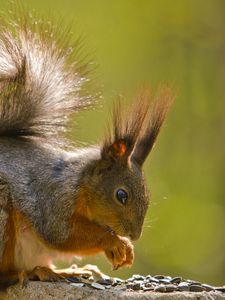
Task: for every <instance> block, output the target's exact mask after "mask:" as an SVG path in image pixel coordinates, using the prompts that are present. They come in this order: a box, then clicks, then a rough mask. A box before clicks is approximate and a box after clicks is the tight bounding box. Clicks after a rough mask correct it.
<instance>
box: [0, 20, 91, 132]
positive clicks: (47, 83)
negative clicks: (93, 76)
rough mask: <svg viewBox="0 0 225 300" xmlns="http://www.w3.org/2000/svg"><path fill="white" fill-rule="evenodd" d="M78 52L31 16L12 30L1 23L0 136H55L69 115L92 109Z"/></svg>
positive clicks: (12, 27) (75, 46)
mask: <svg viewBox="0 0 225 300" xmlns="http://www.w3.org/2000/svg"><path fill="white" fill-rule="evenodd" d="M9 28H11V29H9ZM78 47H79V46H77V45H76V44H75V45H74V47H71V45H69V42H68V38H67V36H66V34H63V33H62V32H59V31H57V30H56V29H55V28H54V27H53V26H51V25H50V24H49V23H46V24H44V23H43V22H42V21H36V20H31V19H30V17H23V18H21V19H20V20H19V22H17V24H15V23H14V24H13V26H11V27H10V26H6V25H5V24H4V23H3V22H2V25H0V136H35V135H38V136H49V135H56V134H58V133H59V132H61V131H65V129H66V126H67V122H68V116H69V115H70V114H71V113H72V112H75V111H77V110H79V109H80V108H85V107H87V106H89V105H90V104H91V102H92V97H91V96H90V95H87V94H86V93H85V92H84V86H85V82H86V81H87V78H86V73H87V65H83V66H81V65H80V64H79V62H78V59H77V57H76V52H77V49H78Z"/></svg>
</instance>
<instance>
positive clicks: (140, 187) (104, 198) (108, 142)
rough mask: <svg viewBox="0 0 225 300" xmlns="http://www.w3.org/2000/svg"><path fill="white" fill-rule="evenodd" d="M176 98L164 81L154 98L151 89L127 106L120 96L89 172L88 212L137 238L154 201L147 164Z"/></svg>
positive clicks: (87, 189) (100, 220) (111, 227)
mask: <svg viewBox="0 0 225 300" xmlns="http://www.w3.org/2000/svg"><path fill="white" fill-rule="evenodd" d="M172 98H173V97H172V96H171V93H170V90H169V88H168V87H164V88H161V89H160V90H159V92H158V93H157V94H156V99H155V101H153V102H150V103H149V101H148V99H149V97H148V95H147V94H146V93H141V94H140V95H139V96H138V99H136V100H135V102H134V103H133V105H132V107H131V109H129V110H127V111H125V110H124V109H123V108H122V106H121V101H119V102H117V104H116V105H115V108H114V111H113V130H111V131H110V133H109V134H108V135H107V137H106V139H105V142H104V143H103V145H102V147H101V154H100V158H98V159H97V160H96V161H95V162H94V164H93V166H92V172H91V173H90V175H89V176H88V178H86V179H87V180H86V183H87V184H86V187H85V191H86V197H85V198H86V199H87V201H88V205H87V207H88V215H89V218H90V219H91V220H92V221H94V222H96V223H99V224H101V225H104V226H107V227H109V230H110V229H111V230H113V231H114V232H115V233H116V234H118V235H121V236H127V237H130V238H131V239H132V240H137V239H138V238H139V237H140V235H141V232H142V226H143V222H144V217H145V214H146V211H147V208H148V203H149V193H148V191H147V186H146V182H145V179H144V175H143V172H142V166H143V163H144V161H145V160H146V158H147V156H148V154H149V153H150V151H151V149H152V147H153V145H154V143H155V140H156V138H157V135H158V133H159V131H160V128H161V125H162V123H163V121H164V119H165V116H166V113H167V111H168V109H169V107H170V104H171V100H172ZM93 191H94V192H93Z"/></svg>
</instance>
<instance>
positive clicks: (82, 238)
mask: <svg viewBox="0 0 225 300" xmlns="http://www.w3.org/2000/svg"><path fill="white" fill-rule="evenodd" d="M0 27H1V28H0V226H1V231H0V283H2V284H7V283H9V282H13V283H14V282H17V281H22V282H25V281H26V280H29V279H38V280H57V279H58V278H62V276H63V277H67V275H68V276H70V277H71V276H79V275H80V274H83V273H82V271H84V272H86V273H88V272H89V271H90V270H88V268H86V269H85V268H84V269H83V270H81V269H79V268H78V269H76V267H74V266H73V268H72V272H71V269H70V272H66V271H65V270H57V269H55V268H53V267H52V260H53V259H55V258H61V257H70V258H71V257H73V256H76V255H77V256H84V255H93V254H96V253H101V252H102V253H104V254H105V255H106V257H107V259H108V260H109V261H110V262H111V264H112V265H113V268H114V269H118V268H120V267H123V266H131V265H132V263H133V260H134V250H133V245H132V243H131V241H132V240H137V239H139V238H140V235H141V232H142V227H143V222H144V217H145V215H146V211H147V208H148V204H149V192H148V189H147V186H146V182H145V178H144V174H143V172H142V166H143V164H144V162H145V160H146V158H147V156H148V154H149V153H150V151H151V149H152V148H153V145H154V144H155V141H156V138H157V136H158V133H159V131H160V128H161V126H162V124H163V121H164V119H165V117H166V115H167V112H168V110H169V108H170V105H171V102H172V99H173V95H172V92H171V89H170V88H169V87H168V86H167V85H165V86H161V87H160V88H159V89H158V90H157V92H156V93H155V96H153V98H154V99H153V101H149V94H148V92H140V93H139V94H138V95H137V96H136V97H135V100H134V101H133V103H132V105H131V106H130V107H129V109H128V108H126V105H125V106H124V105H123V103H122V100H120V101H117V102H115V105H114V109H113V113H112V114H113V117H112V126H111V129H109V130H108V132H107V133H106V135H105V137H104V138H103V139H102V141H101V142H100V143H99V144H98V145H97V146H96V145H95V146H89V147H86V148H74V147H73V149H72V150H71V149H70V148H68V147H67V146H66V145H65V144H64V139H65V138H64V137H63V136H64V134H63V133H65V132H68V130H69V117H70V115H71V114H72V113H74V112H78V111H79V110H80V109H85V108H87V107H89V106H90V105H91V104H92V102H94V101H95V97H94V96H93V97H92V96H91V95H90V94H89V93H88V92H87V91H86V90H85V88H86V82H88V76H89V74H88V70H87V69H88V66H85V65H82V63H79V58H78V56H77V52H78V50H79V49H78V48H79V46H77V45H76V43H75V44H74V45H73V44H71V42H70V41H69V39H68V38H67V36H66V34H65V33H63V31H62V30H59V29H57V28H56V27H54V26H53V25H51V24H50V23H49V22H44V21H40V20H38V21H36V20H33V19H32V18H31V19H30V17H26V16H22V17H20V18H18V19H17V20H16V21H15V22H13V24H8V23H7V24H6V22H4V21H1V25H0ZM92 100H93V101H92ZM90 126H91V124H90ZM92 271H93V270H92ZM88 274H89V273H88Z"/></svg>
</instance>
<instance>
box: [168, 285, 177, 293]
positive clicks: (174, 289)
mask: <svg viewBox="0 0 225 300" xmlns="http://www.w3.org/2000/svg"><path fill="white" fill-rule="evenodd" d="M177 290H178V288H177V286H176V285H174V284H168V285H166V292H168V293H170V292H174V291H177Z"/></svg>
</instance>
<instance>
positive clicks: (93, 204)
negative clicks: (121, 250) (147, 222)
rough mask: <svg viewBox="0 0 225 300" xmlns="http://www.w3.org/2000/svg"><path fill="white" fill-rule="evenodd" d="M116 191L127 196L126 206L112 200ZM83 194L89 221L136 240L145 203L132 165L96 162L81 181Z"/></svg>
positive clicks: (140, 178) (139, 173)
mask: <svg viewBox="0 0 225 300" xmlns="http://www.w3.org/2000/svg"><path fill="white" fill-rule="evenodd" d="M120 188H122V189H124V190H125V191H126V192H127V193H128V201H127V203H126V205H123V204H122V203H120V202H119V201H118V199H117V198H116V191H117V190H118V189H120ZM93 190H95V193H93ZM84 193H85V199H86V203H87V206H88V218H89V219H90V220H91V221H94V222H96V223H98V224H101V225H104V226H108V227H109V228H111V229H112V230H113V231H115V233H116V234H119V235H121V236H127V237H130V238H131V239H133V240H136V239H138V238H139V237H140V234H141V231H142V225H143V221H144V217H145V214H146V211H147V207H148V202H149V199H148V193H147V189H146V184H145V180H144V177H143V174H142V171H141V169H140V168H139V167H138V165H137V164H135V163H134V162H132V161H129V162H127V163H125V162H123V161H122V162H121V161H118V162H116V163H115V162H114V163H112V164H111V163H110V162H108V163H106V162H105V164H104V163H103V162H102V161H100V162H98V163H97V165H96V166H95V168H94V171H93V175H92V176H91V177H89V178H86V179H85V187H84Z"/></svg>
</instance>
